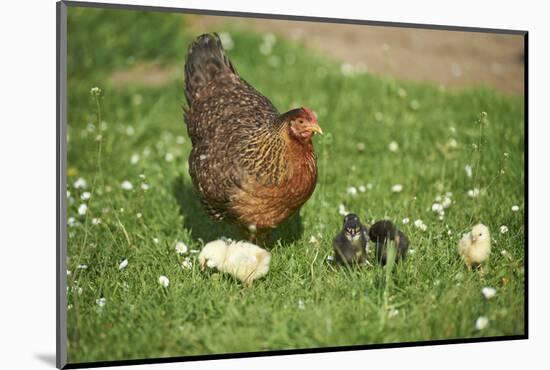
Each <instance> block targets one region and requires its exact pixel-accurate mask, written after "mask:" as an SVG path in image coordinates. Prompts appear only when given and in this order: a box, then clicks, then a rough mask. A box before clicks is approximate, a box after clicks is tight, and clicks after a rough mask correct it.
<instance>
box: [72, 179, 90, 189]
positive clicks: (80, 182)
mask: <svg viewBox="0 0 550 370" xmlns="http://www.w3.org/2000/svg"><path fill="white" fill-rule="evenodd" d="M87 185H88V183H87V182H86V180H84V179H83V178H82V177H79V178H78V179H76V181H75V182H74V184H73V186H74V188H75V189H85V188H86V186H87Z"/></svg>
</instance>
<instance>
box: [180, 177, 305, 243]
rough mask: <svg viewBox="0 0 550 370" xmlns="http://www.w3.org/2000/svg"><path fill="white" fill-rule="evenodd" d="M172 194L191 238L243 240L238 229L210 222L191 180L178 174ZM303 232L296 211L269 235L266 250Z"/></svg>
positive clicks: (289, 240) (300, 219) (300, 235)
mask: <svg viewBox="0 0 550 370" xmlns="http://www.w3.org/2000/svg"><path fill="white" fill-rule="evenodd" d="M173 194H174V197H175V198H176V201H177V202H178V206H179V209H180V214H181V215H182V217H183V225H182V226H183V227H184V228H186V229H188V230H189V231H190V232H191V236H192V237H193V238H194V239H198V238H201V239H202V240H203V241H204V242H205V243H207V242H209V241H212V240H215V239H219V238H220V237H222V236H225V237H228V238H232V239H234V240H243V239H244V236H243V234H242V233H241V232H240V231H239V230H238V227H237V226H235V225H231V224H229V223H226V222H217V221H213V220H211V219H210V218H209V217H208V215H207V214H206V212H205V210H204V209H203V207H202V205H201V203H200V201H199V196H198V194H197V192H196V191H195V189H194V187H193V184H192V183H191V180H189V179H185V178H184V176H183V175H179V176H178V177H177V178H176V180H175V181H174V184H173ZM303 233H304V226H303V223H302V217H301V215H300V213H299V212H296V213H295V214H294V215H293V216H291V217H289V218H288V219H286V220H285V221H284V222H283V223H281V224H280V225H279V227H277V228H276V229H275V230H274V231H272V232H271V233H270V237H269V240H268V241H267V244H266V245H265V247H267V248H272V247H273V246H274V245H275V243H276V242H277V241H280V242H281V243H282V244H283V245H284V244H290V243H293V242H295V241H296V240H299V239H301V238H302V235H303Z"/></svg>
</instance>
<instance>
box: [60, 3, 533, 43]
mask: <svg viewBox="0 0 550 370" xmlns="http://www.w3.org/2000/svg"><path fill="white" fill-rule="evenodd" d="M63 3H65V4H66V5H67V6H72V7H85V8H105V9H121V10H135V11H156V12H166V13H186V14H203V15H213V16H224V17H241V18H260V19H279V20H289V21H303V22H317V23H340V24H357V25H369V26H384V27H400V28H421V29H429V30H440V31H462V32H482V33H498V34H508V35H523V34H525V33H527V31H525V30H510V29H498V28H481V27H463V26H450V25H435V24H433V25H432V24H423V23H405V22H384V21H373V20H361V19H349V18H329V17H316V16H302V15H289V14H266V13H252V12H238V11H226V10H210V9H191V8H176V7H167V6H153V5H130V4H113V3H101V2H83V1H72V0H68V1H63Z"/></svg>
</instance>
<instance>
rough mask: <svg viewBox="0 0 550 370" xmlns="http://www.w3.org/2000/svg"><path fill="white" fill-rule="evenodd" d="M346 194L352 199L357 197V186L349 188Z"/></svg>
mask: <svg viewBox="0 0 550 370" xmlns="http://www.w3.org/2000/svg"><path fill="white" fill-rule="evenodd" d="M346 192H347V193H348V194H349V195H351V196H352V197H354V196H356V195H357V189H356V188H355V186H350V187H349V188H347V189H346Z"/></svg>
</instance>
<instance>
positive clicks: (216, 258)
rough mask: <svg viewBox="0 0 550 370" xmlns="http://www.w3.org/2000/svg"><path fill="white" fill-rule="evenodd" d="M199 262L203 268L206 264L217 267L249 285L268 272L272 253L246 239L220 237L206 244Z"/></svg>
mask: <svg viewBox="0 0 550 370" xmlns="http://www.w3.org/2000/svg"><path fill="white" fill-rule="evenodd" d="M199 262H200V265H201V268H202V269H203V270H204V268H205V267H206V266H208V267H210V268H216V269H218V271H220V272H224V273H228V274H230V275H231V276H233V277H234V278H236V279H238V280H240V281H241V282H243V283H244V285H245V286H246V287H249V286H251V285H252V282H253V281H254V280H256V279H259V278H261V277H263V276H265V275H266V274H267V273H268V271H269V263H270V262H271V253H269V252H268V251H266V250H265V249H262V248H260V247H258V246H257V245H255V244H252V243H248V242H245V241H239V242H235V241H232V240H230V239H219V240H214V241H212V242H210V243H208V244H206V245H205V246H204V248H203V249H202V251H201V253H200V254H199Z"/></svg>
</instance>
